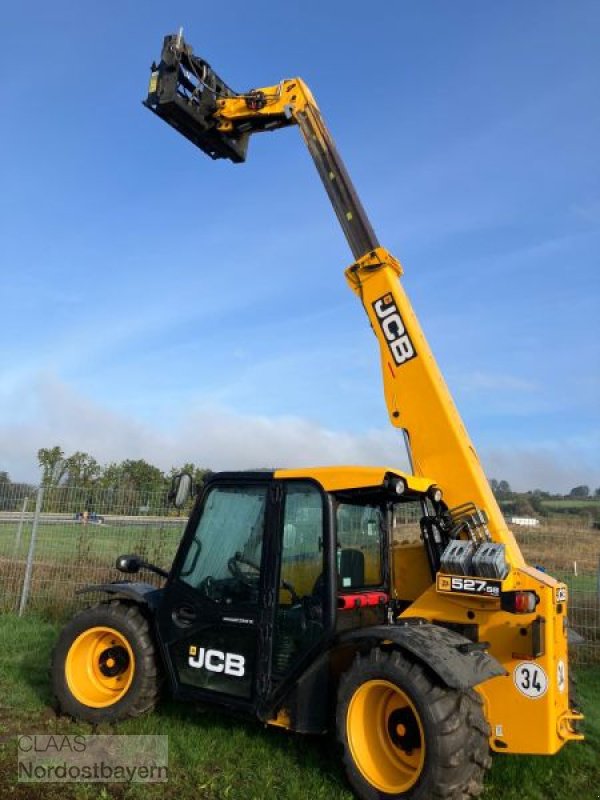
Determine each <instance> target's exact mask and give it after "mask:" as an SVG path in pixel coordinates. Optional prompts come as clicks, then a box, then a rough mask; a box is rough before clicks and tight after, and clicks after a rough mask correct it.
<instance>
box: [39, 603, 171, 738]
mask: <svg viewBox="0 0 600 800" xmlns="http://www.w3.org/2000/svg"><path fill="white" fill-rule="evenodd" d="M52 685H53V689H54V694H55V696H56V698H57V700H58V704H59V707H60V710H61V711H62V712H63V713H65V714H68V715H70V716H72V717H75V718H77V719H84V720H87V721H89V722H103V721H112V720H118V719H124V718H126V717H135V716H138V715H139V714H142V713H144V712H145V711H149V710H150V709H151V708H152V707H153V706H154V705H155V703H156V700H157V698H158V692H159V664H158V659H157V655H156V650H155V646H154V642H153V640H152V637H151V634H150V627H149V625H148V621H147V620H146V618H145V617H144V616H143V614H142V612H141V611H140V609H139V608H138V607H137V606H136V605H132V604H127V603H123V602H119V601H113V602H111V603H100V604H98V605H96V606H93V607H92V608H87V609H85V610H84V611H81V612H80V613H79V614H76V615H75V616H74V617H73V619H72V620H71V621H70V622H68V623H67V625H65V627H64V628H63V630H62V631H61V633H60V636H59V639H58V642H57V644H56V647H55V649H54V654H53V658H52Z"/></svg>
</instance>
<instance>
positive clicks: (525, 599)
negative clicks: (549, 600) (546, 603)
mask: <svg viewBox="0 0 600 800" xmlns="http://www.w3.org/2000/svg"><path fill="white" fill-rule="evenodd" d="M539 602H540V598H539V597H538V596H537V594H536V593H535V592H502V600H501V606H502V609H503V610H504V611H508V612H510V613H511V614H533V612H534V611H535V609H536V606H537V604H538V603H539Z"/></svg>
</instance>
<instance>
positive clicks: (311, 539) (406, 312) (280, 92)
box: [53, 33, 582, 800]
mask: <svg viewBox="0 0 600 800" xmlns="http://www.w3.org/2000/svg"><path fill="white" fill-rule="evenodd" d="M145 105H146V106H147V107H148V108H149V109H151V110H152V111H153V112H155V113H156V114H157V115H158V116H159V117H162V118H163V119H164V120H165V121H166V122H168V123H169V124H170V125H172V126H173V127H175V128H176V129H177V130H178V131H179V132H180V133H182V134H183V135H184V136H186V137H187V138H188V139H190V140H191V141H192V142H193V143H194V144H195V145H197V146H198V147H199V148H200V149H201V150H203V151H204V152H205V153H207V154H208V155H210V156H211V157H212V158H227V159H230V160H231V161H233V162H234V163H239V162H243V161H244V159H245V158H246V151H247V147H248V143H249V139H250V137H251V136H252V135H253V134H255V133H258V132H262V131H270V130H274V129H277V128H283V127H286V126H289V125H298V126H299V128H300V131H301V133H302V135H303V137H304V141H305V143H306V145H307V146H308V149H309V151H310V154H311V156H312V158H313V160H314V162H315V165H316V167H317V170H318V172H319V175H320V177H321V180H322V181H323V184H324V185H325V188H326V190H327V193H328V195H329V198H330V200H331V202H332V204H333V207H334V209H335V212H336V214H337V216H338V219H339V221H340V224H341V226H342V228H343V231H344V233H345V235H346V238H347V240H348V243H349V245H350V248H351V250H352V253H353V256H354V259H355V260H354V262H353V263H352V265H351V266H350V267H349V268H348V269H347V270H346V279H347V281H348V283H349V285H350V288H351V289H352V290H353V291H354V292H355V293H356V295H357V296H358V298H359V300H360V302H361V303H362V305H363V307H364V309H365V311H366V313H367V316H368V318H369V322H370V324H371V327H372V329H373V331H374V333H375V335H376V337H377V340H378V343H379V348H380V355H381V369H382V374H383V383H384V388H385V398H386V402H387V406H388V409H389V416H390V420H391V423H392V425H394V426H395V427H396V428H399V429H400V430H402V431H403V432H404V437H405V441H406V444H407V448H408V451H409V453H410V455H411V458H412V466H411V473H410V474H408V473H405V472H402V471H400V470H398V469H396V468H394V467H358V466H348V467H318V468H305V469H281V470H276V471H274V472H226V473H218V474H214V475H212V476H211V477H210V479H209V480H208V481H207V482H206V484H205V485H204V487H203V488H202V491H201V492H200V494H199V496H198V498H197V500H196V503H195V505H194V508H193V511H192V513H191V516H190V519H189V523H188V525H187V527H186V530H185V533H184V535H183V538H182V541H181V544H180V546H179V550H178V552H177V555H176V557H175V560H174V562H173V564H172V566H171V568H170V570H169V572H168V573H166V572H164V571H162V570H160V569H159V568H158V567H154V566H153V565H149V564H147V563H145V562H142V561H141V559H139V558H138V557H136V556H122V557H120V558H119V559H118V560H117V568H118V569H119V570H121V571H122V572H125V573H136V572H138V571H139V570H140V569H141V568H146V569H153V570H154V571H155V572H158V573H159V574H162V575H163V576H164V578H165V582H164V585H163V586H162V588H155V587H154V586H153V585H151V584H147V583H137V582H132V581H121V582H115V583H109V584H103V585H98V586H90V587H87V588H86V589H85V590H84V591H88V592H95V593H101V594H102V595H103V597H104V599H103V601H102V602H100V603H99V604H97V605H94V606H92V607H90V608H88V609H86V610H83V611H81V612H80V613H78V614H77V615H76V616H75V617H74V618H73V619H72V620H71V621H70V622H69V623H68V624H67V625H66V627H65V628H64V629H63V631H62V633H61V635H60V638H59V641H58V643H57V646H56V649H55V653H54V660H53V685H54V691H55V694H56V696H57V698H58V701H59V703H60V706H61V707H62V709H63V711H64V712H65V713H67V714H70V715H72V716H74V717H77V718H79V719H84V720H89V721H91V722H100V721H104V720H118V719H123V718H124V717H128V716H134V715H137V714H140V713H142V712H145V711H148V710H149V709H151V708H152V707H153V706H154V704H155V702H156V700H157V698H158V696H159V693H160V690H161V681H162V680H163V678H165V679H166V682H167V684H168V687H169V689H170V691H171V693H172V694H173V695H174V696H175V697H176V698H178V699H180V700H184V701H186V702H194V701H201V702H202V703H203V704H206V703H212V704H214V705H215V706H217V707H220V708H223V709H226V710H228V711H232V712H236V713H238V714H241V715H246V716H250V717H255V718H258V719H259V720H260V721H262V722H264V723H267V724H269V725H276V726H281V727H283V728H287V729H288V730H291V731H299V732H304V733H318V732H325V731H327V730H328V729H332V728H335V729H336V730H337V737H338V740H339V743H340V745H341V748H342V751H343V761H344V765H345V768H346V772H347V775H348V778H349V780H350V783H351V784H352V786H353V788H354V790H355V792H356V793H357V795H358V796H359V797H362V798H369V799H370V798H379V799H382V798H423V799H424V800H425V799H426V800H429V799H430V798H437V800H450V799H451V798H452V800H462V799H464V798H471V797H474V796H476V795H478V794H479V793H480V792H481V789H482V784H483V779H484V772H485V770H486V769H487V768H488V767H489V765H490V751H493V752H496V753H511V754H514V753H532V754H553V753H556V752H557V751H558V750H560V748H561V747H562V746H563V745H564V744H565V742H568V741H573V740H576V739H581V738H582V736H581V734H579V733H578V732H577V721H578V720H580V719H581V718H582V717H581V714H580V713H579V712H578V710H577V709H576V707H575V703H574V702H573V700H572V699H571V698H570V694H569V671H568V659H567V587H566V586H565V585H564V584H563V583H559V582H558V581H556V580H554V578H551V577H550V576H549V575H546V574H545V573H543V572H541V571H538V570H537V569H533V568H532V567H529V566H527V565H526V564H525V562H524V560H523V556H522V554H521V552H520V550H519V547H518V545H517V543H516V541H515V539H514V537H513V535H512V533H511V532H510V530H509V529H508V528H507V526H506V524H505V521H504V519H503V517H502V514H501V512H500V510H499V508H498V506H497V504H496V501H495V499H494V496H493V494H492V492H491V490H490V488H489V485H488V482H487V480H486V478H485V476H484V473H483V471H482V468H481V465H480V463H479V460H478V458H477V455H476V453H475V449H474V447H473V445H472V443H471V441H470V439H469V437H468V435H467V432H466V430H465V428H464V426H463V424H462V422H461V419H460V417H459V415H458V412H457V411H456V408H455V406H454V403H453V401H452V398H451V396H450V394H449V391H448V389H447V388H446V385H445V383H444V380H443V378H442V376H441V374H440V371H439V369H438V367H437V365H436V362H435V360H434V358H433V355H432V353H431V350H430V349H429V346H428V344H427V341H426V339H425V337H424V335H423V332H422V331H421V328H420V326H419V323H418V321H417V318H416V317H415V314H414V312H413V310H412V308H411V306H410V303H409V301H408V299H407V297H406V295H405V293H404V291H403V289H402V286H401V284H400V281H399V277H400V276H401V275H402V267H401V266H400V263H399V262H398V261H397V260H396V259H395V258H394V257H393V256H391V255H390V254H389V253H388V252H387V251H386V250H385V249H384V248H382V247H381V246H380V245H379V242H378V241H377V238H376V236H375V234H374V232H373V229H372V227H371V225H370V223H369V221H368V219H367V216H366V214H365V211H364V209H363V207H362V205H361V203H360V201H359V199H358V197H357V196H356V193H355V191H354V188H353V186H352V183H351V181H350V178H349V177H348V174H347V173H346V170H345V169H344V166H343V164H342V161H341V159H340V157H339V155H338V153H337V152H336V149H335V147H334V144H333V141H332V139H331V137H330V135H329V132H328V130H327V128H326V126H325V124H324V122H323V119H322V117H321V115H320V113H319V109H318V108H317V105H316V103H315V100H314V99H313V97H312V95H311V93H310V91H309V90H308V88H307V87H306V85H305V84H304V83H303V82H302V81H301V80H299V79H293V80H283V81H281V83H279V84H277V85H275V86H269V87H266V88H263V89H255V90H252V91H249V92H247V93H246V94H237V93H235V92H233V91H232V90H231V89H230V88H229V87H228V86H227V84H225V83H224V81H222V80H221V79H220V78H219V76H218V75H217V74H216V73H215V72H214V71H213V70H212V69H211V67H210V66H209V65H208V64H207V62H206V61H205V60H203V59H202V58H199V57H198V56H196V55H194V53H193V51H192V49H191V47H190V46H189V45H187V44H186V43H185V41H184V40H183V37H182V35H181V33H180V34H179V35H173V36H167V37H166V38H165V40H164V46H163V50H162V55H161V60H160V63H159V64H158V65H157V64H153V66H152V70H151V78H150V87H149V93H148V96H147V99H146V100H145ZM298 455H299V458H300V457H301V455H302V454H301V453H299V454H298ZM190 482H191V481H190V479H189V478H188V476H180V477H179V478H178V479H177V480H176V482H175V485H174V494H175V495H176V498H175V499H176V503H177V504H179V505H181V504H182V503H183V502H184V500H185V496H186V494H187V493H188V492H189V487H190ZM411 519H412V520H415V521H414V523H413V524H411V522H410V520H411ZM415 534H416V535H415Z"/></svg>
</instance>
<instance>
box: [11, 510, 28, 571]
mask: <svg viewBox="0 0 600 800" xmlns="http://www.w3.org/2000/svg"><path fill="white" fill-rule="evenodd" d="M27 503H29V498H28V497H26V498H25V499H24V500H23V508H22V509H21V518H20V519H19V527H18V528H17V535H16V537H15V553H14V556H15V558H16V557H17V555H18V554H19V548H20V547H21V536H22V534H23V524H24V522H25V513H26V511H27Z"/></svg>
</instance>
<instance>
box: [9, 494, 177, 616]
mask: <svg viewBox="0 0 600 800" xmlns="http://www.w3.org/2000/svg"><path fill="white" fill-rule="evenodd" d="M186 521H187V516H186V515H183V516H181V515H178V513H177V512H176V511H175V510H174V509H173V508H172V507H171V506H170V505H169V504H168V503H167V496H166V493H165V492H146V493H140V492H139V491H137V490H134V489H130V488H124V489H101V490H100V489H99V490H90V489H86V490H81V489H78V488H72V487H58V488H51V489H44V488H39V489H35V490H34V491H33V492H30V493H29V494H25V493H24V491H23V490H22V489H21V490H15V489H14V488H13V487H12V486H11V485H10V484H9V485H8V486H7V487H6V488H4V487H3V486H1V485H0V611H9V612H11V611H12V612H18V613H19V614H21V615H22V614H24V613H26V612H32V611H36V612H41V613H44V614H46V615H48V616H51V617H62V616H64V615H65V614H66V613H68V612H69V611H71V610H72V609H73V608H74V607H76V606H77V605H78V599H77V596H76V594H75V592H76V591H77V589H80V588H82V587H83V586H85V585H87V584H90V583H101V582H106V581H113V580H117V579H118V578H119V577H121V578H123V575H122V574H121V573H119V572H117V571H116V569H115V561H116V559H117V556H119V555H123V554H125V553H136V554H137V555H140V556H141V557H142V558H144V559H145V560H147V561H151V562H152V563H154V564H157V565H158V566H163V567H165V568H168V566H169V565H170V563H171V561H172V560H173V557H174V555H175V551H176V549H177V545H178V543H179V540H180V538H181V534H182V532H183V528H184V526H185V523H186ZM143 580H144V581H147V582H153V581H154V580H159V579H157V578H155V577H154V576H153V575H152V574H151V573H144V576H143Z"/></svg>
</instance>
